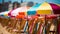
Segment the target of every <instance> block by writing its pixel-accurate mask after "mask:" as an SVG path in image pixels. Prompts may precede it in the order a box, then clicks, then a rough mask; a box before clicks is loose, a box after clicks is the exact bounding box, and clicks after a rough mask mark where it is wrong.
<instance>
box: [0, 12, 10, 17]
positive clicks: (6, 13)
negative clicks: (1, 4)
mask: <svg viewBox="0 0 60 34" xmlns="http://www.w3.org/2000/svg"><path fill="white" fill-rule="evenodd" d="M9 12H10V11H5V12H1V13H0V16H8V13H9Z"/></svg>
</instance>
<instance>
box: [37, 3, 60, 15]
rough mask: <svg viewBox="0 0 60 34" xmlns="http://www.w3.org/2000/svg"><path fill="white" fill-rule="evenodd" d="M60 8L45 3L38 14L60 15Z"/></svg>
mask: <svg viewBox="0 0 60 34" xmlns="http://www.w3.org/2000/svg"><path fill="white" fill-rule="evenodd" d="M59 11H60V6H58V5H56V4H52V3H47V2H44V3H43V4H41V6H40V7H39V8H38V9H37V13H38V14H60V12H59Z"/></svg>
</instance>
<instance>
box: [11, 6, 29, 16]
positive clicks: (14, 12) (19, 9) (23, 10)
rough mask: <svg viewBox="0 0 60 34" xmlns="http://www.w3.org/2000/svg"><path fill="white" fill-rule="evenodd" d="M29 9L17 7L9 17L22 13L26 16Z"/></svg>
mask: <svg viewBox="0 0 60 34" xmlns="http://www.w3.org/2000/svg"><path fill="white" fill-rule="evenodd" d="M28 9H29V7H26V6H25V7H19V8H17V9H15V10H13V11H11V12H10V14H11V16H17V15H20V14H22V13H25V15H26V11H27V10H28Z"/></svg>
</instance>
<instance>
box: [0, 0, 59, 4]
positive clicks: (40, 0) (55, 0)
mask: <svg viewBox="0 0 60 34" xmlns="http://www.w3.org/2000/svg"><path fill="white" fill-rule="evenodd" d="M8 1H9V0H5V2H8ZM10 1H12V3H13V2H15V1H18V2H20V1H21V0H10ZM23 1H24V2H29V1H32V2H36V3H43V2H49V3H56V4H60V0H23ZM0 3H2V0H0Z"/></svg>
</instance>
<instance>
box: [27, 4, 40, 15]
mask: <svg viewBox="0 0 60 34" xmlns="http://www.w3.org/2000/svg"><path fill="white" fill-rule="evenodd" d="M39 6H40V4H36V5H35V6H32V7H31V8H30V9H28V11H27V14H28V15H35V14H36V10H37V8H38V7H39Z"/></svg>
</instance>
